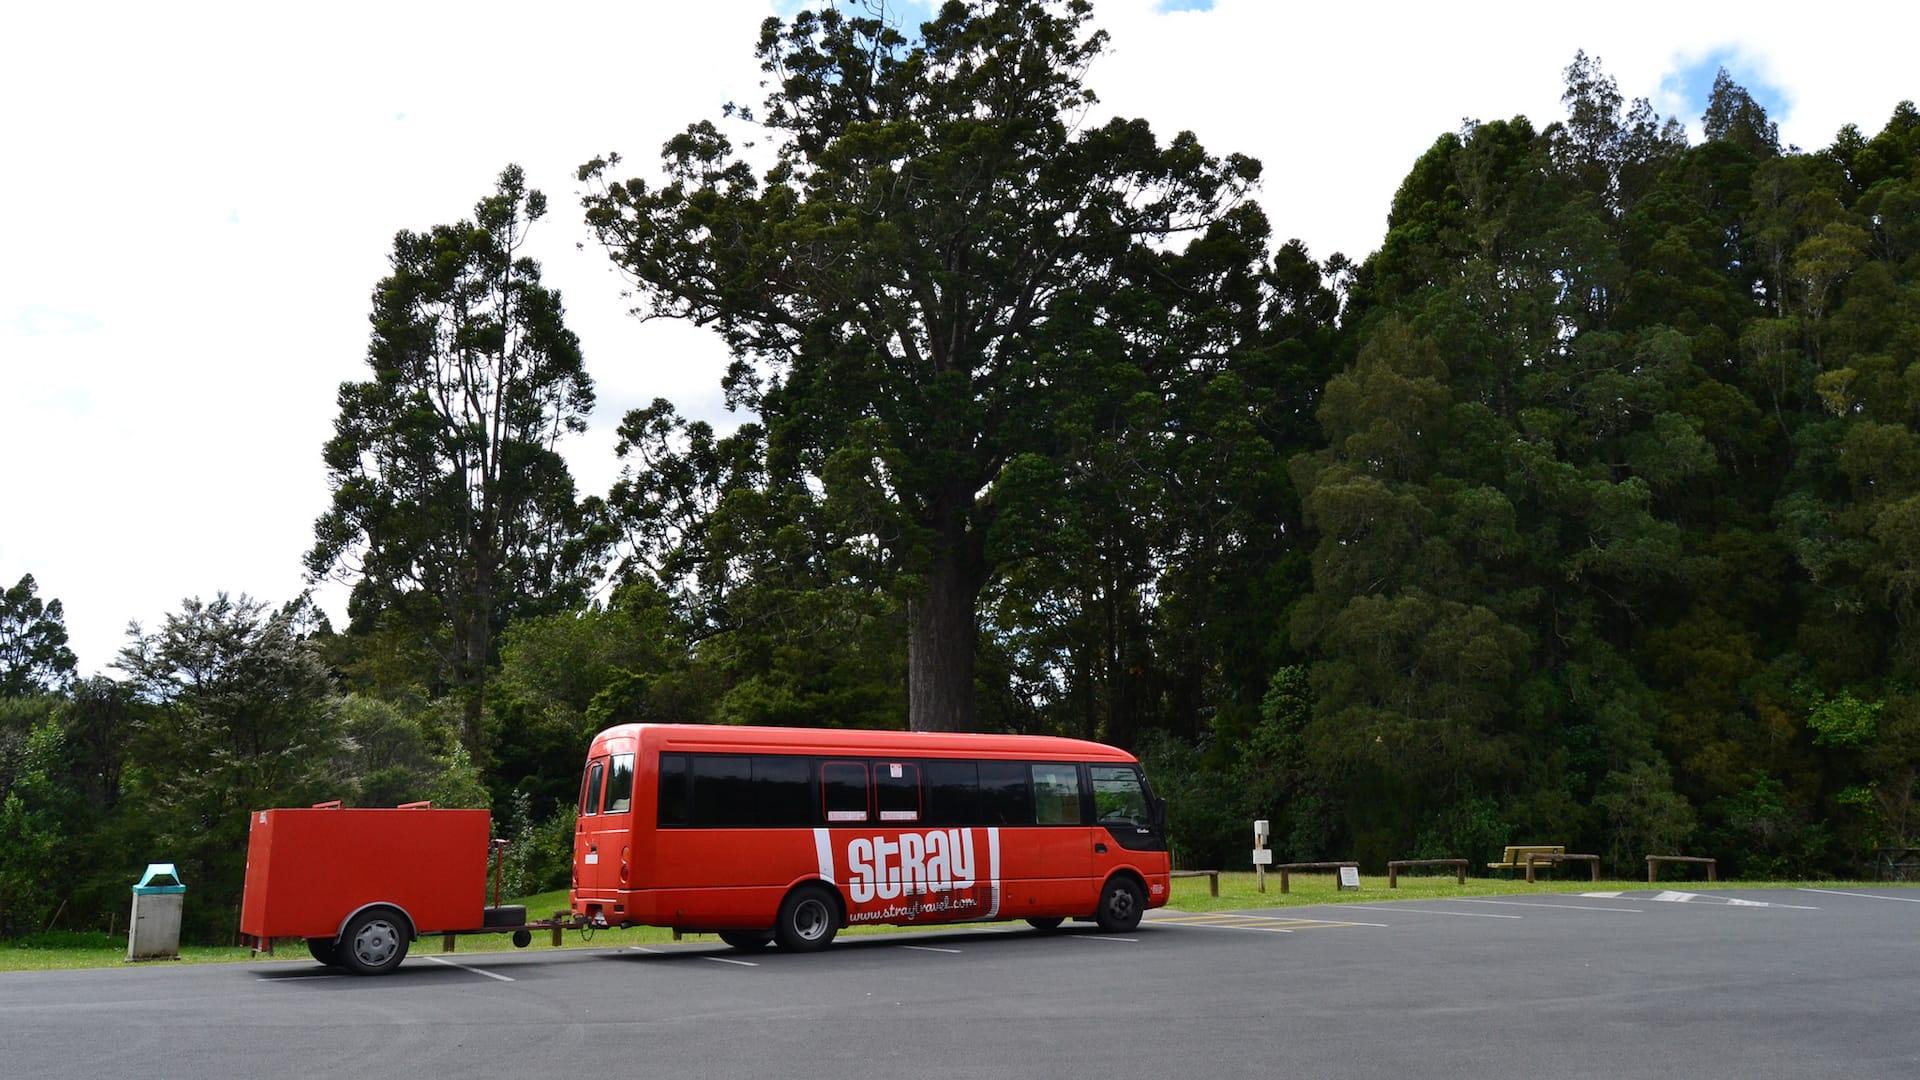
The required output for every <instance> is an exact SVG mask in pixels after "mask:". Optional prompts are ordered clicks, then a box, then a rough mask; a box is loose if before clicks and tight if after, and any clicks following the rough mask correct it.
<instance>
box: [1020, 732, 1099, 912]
mask: <svg viewBox="0 0 1920 1080" xmlns="http://www.w3.org/2000/svg"><path fill="white" fill-rule="evenodd" d="M1027 768H1028V771H1029V774H1030V776H1031V779H1032V783H1033V822H1034V827H1033V828H1031V829H1022V830H1020V834H1021V836H1020V840H1019V844H1020V846H1021V847H1022V848H1023V849H1024V850H1023V851H1022V852H1021V853H1020V857H1019V858H1018V859H1017V861H1016V862H1015V869H1016V870H1017V871H1020V872H1021V876H1022V878H1023V879H1024V880H1021V881H1018V882H1009V883H1008V884H1009V885H1010V886H1011V888H1010V889H1009V891H1008V899H1009V901H1010V904H1009V910H1010V911H1012V912H1013V913H1014V914H1016V915H1018V914H1020V911H1019V910H1018V909H1017V908H1015V907H1014V905H1024V904H1031V905H1032V906H1033V907H1034V908H1035V909H1036V910H1039V911H1041V912H1042V913H1043V914H1044V913H1047V912H1053V913H1055V914H1084V913H1086V912H1090V911H1092V910H1093V908H1094V905H1095V904H1096V903H1098V901H1099V888H1100V882H1099V879H1097V878H1095V877H1094V876H1093V875H1094V865H1095V860H1096V858H1099V859H1102V860H1104V858H1105V856H1104V855H1099V854H1098V850H1099V843H1100V840H1101V839H1102V838H1103V836H1104V831H1103V830H1101V829H1098V828H1093V827H1090V826H1089V825H1088V824H1087V821H1086V814H1085V808H1084V806H1083V802H1084V800H1083V799H1082V797H1081V795H1082V781H1081V776H1080V766H1078V765H1075V764H1072V763H1069V762H1042V763H1038V764H1033V765H1029V766H1028V767H1027Z"/></svg>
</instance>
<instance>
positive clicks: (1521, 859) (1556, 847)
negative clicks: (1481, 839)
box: [1487, 844, 1567, 870]
mask: <svg viewBox="0 0 1920 1080" xmlns="http://www.w3.org/2000/svg"><path fill="white" fill-rule="evenodd" d="M1566 852H1567V847H1566V845H1565V844H1514V845H1512V846H1509V847H1508V848H1507V849H1506V850H1505V851H1504V852H1503V853H1502V854H1501V856H1500V861H1499V862H1490V863H1488V864H1487V869H1489V870H1525V869H1526V868H1527V856H1529V855H1533V854H1536V853H1537V854H1541V855H1564V854H1566Z"/></svg>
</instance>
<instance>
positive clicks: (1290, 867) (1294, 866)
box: [1274, 862, 1360, 892]
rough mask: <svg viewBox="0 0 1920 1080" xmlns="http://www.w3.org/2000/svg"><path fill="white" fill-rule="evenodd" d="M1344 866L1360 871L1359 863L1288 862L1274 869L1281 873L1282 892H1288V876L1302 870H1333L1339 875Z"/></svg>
mask: <svg viewBox="0 0 1920 1080" xmlns="http://www.w3.org/2000/svg"><path fill="white" fill-rule="evenodd" d="M1343 866H1351V867H1353V868H1354V869H1355V870H1358V869H1360V864H1359V863H1357V862H1287V863H1281V864H1280V865H1279V866H1276V867H1274V869H1275V870H1278V871H1280V891H1281V892H1286V891H1288V890H1287V875H1288V874H1291V873H1295V872H1297V871H1301V870H1331V871H1333V872H1334V873H1336V874H1337V873H1339V872H1340V868H1341V867H1343Z"/></svg>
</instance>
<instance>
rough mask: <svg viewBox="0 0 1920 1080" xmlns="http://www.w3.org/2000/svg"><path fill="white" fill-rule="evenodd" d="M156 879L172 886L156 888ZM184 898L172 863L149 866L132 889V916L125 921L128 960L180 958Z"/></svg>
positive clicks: (180, 883) (185, 890)
mask: <svg viewBox="0 0 1920 1080" xmlns="http://www.w3.org/2000/svg"><path fill="white" fill-rule="evenodd" d="M155 878H167V879H169V880H170V881H171V882H172V884H170V885H155V884H154V883H153V882H154V879H155ZM186 898H187V886H186V883H185V882H183V881H181V880H180V872H179V871H177V870H175V869H174V868H173V864H172V863H152V864H150V865H148V867H147V872H146V874H145V875H144V876H142V877H141V878H140V883H139V884H138V885H135V886H134V887H133V915H132V916H131V917H130V918H128V920H127V959H129V960H178V959H179V958H180V905H181V903H182V902H183V901H184V900H186Z"/></svg>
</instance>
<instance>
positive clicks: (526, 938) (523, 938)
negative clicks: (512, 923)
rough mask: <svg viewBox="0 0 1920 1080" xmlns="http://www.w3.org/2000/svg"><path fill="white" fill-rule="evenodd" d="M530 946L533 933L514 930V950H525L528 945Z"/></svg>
mask: <svg viewBox="0 0 1920 1080" xmlns="http://www.w3.org/2000/svg"><path fill="white" fill-rule="evenodd" d="M531 944H533V931H531V930H515V931H514V932H513V947H514V948H516V949H524V948H526V947H527V946H529V945H531Z"/></svg>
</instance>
